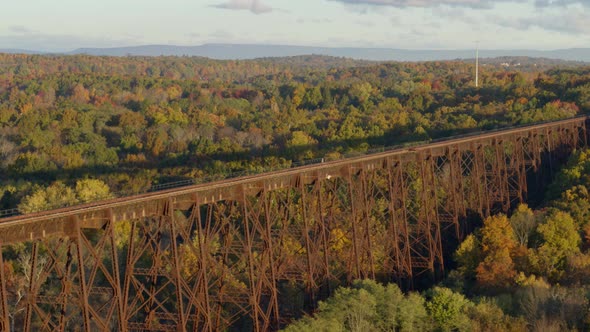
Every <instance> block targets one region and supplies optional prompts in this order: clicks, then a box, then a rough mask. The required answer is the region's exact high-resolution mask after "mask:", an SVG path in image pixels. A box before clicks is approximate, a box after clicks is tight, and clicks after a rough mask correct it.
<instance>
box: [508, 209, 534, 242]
mask: <svg viewBox="0 0 590 332" xmlns="http://www.w3.org/2000/svg"><path fill="white" fill-rule="evenodd" d="M510 225H511V226H512V230H513V231H514V235H515V236H516V239H517V240H518V243H519V245H521V246H523V247H526V246H527V245H528V242H529V237H530V235H531V234H532V233H533V232H534V230H535V227H536V226H537V220H536V218H535V214H534V213H533V210H531V209H530V208H529V207H528V205H526V204H520V205H518V207H517V208H516V211H515V212H514V214H512V216H511V217H510Z"/></svg>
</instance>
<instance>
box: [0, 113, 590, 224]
mask: <svg viewBox="0 0 590 332" xmlns="http://www.w3.org/2000/svg"><path fill="white" fill-rule="evenodd" d="M577 119H586V120H590V115H586V114H584V115H578V116H576V117H571V118H567V119H561V120H553V121H544V122H537V123H528V124H521V125H516V126H510V127H503V128H494V129H490V130H478V131H473V132H470V133H466V134H461V135H453V136H447V137H441V138H436V139H428V140H422V141H414V142H407V143H403V144H396V145H392V146H387V147H379V148H372V149H368V150H366V151H358V152H350V153H346V154H344V155H342V156H340V158H338V159H336V160H334V159H330V160H329V161H343V160H346V159H351V158H358V157H362V156H370V155H374V154H379V153H384V152H391V151H396V150H400V151H401V150H404V149H408V148H415V147H421V146H428V145H431V144H436V143H441V142H448V141H453V140H460V139H465V138H473V137H479V136H484V135H488V134H494V133H498V132H506V131H510V130H515V129H524V128H532V127H538V126H543V125H549V124H557V123H560V122H569V121H573V120H577ZM326 161H327V160H326V158H325V157H324V158H314V159H308V160H303V161H297V162H291V163H289V164H287V165H282V166H278V167H270V168H266V169H264V170H262V171H255V170H244V171H240V172H230V173H227V174H225V175H210V176H206V177H202V178H193V179H187V180H182V181H174V182H167V183H161V184H156V185H152V186H151V187H150V188H149V189H147V190H145V191H142V192H130V191H122V192H116V193H112V194H111V196H110V197H108V199H109V200H111V199H122V198H126V197H133V196H136V195H141V194H147V193H154V192H159V191H164V190H171V189H181V188H185V187H189V186H194V185H199V184H206V183H212V182H215V181H223V180H229V179H235V178H241V177H246V176H253V175H262V174H266V173H270V172H275V171H281V170H287V169H294V168H299V167H304V166H310V165H316V164H321V163H324V162H326ZM104 200H105V199H98V200H94V201H87V202H84V203H80V204H58V205H53V206H49V207H47V208H46V209H44V210H42V211H38V212H45V211H51V210H55V209H60V208H65V207H73V206H76V205H81V204H90V203H97V202H101V201H104ZM19 215H23V213H21V211H20V210H19V209H18V208H11V209H6V210H0V219H3V218H9V217H16V216H19Z"/></svg>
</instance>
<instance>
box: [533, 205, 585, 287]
mask: <svg viewBox="0 0 590 332" xmlns="http://www.w3.org/2000/svg"><path fill="white" fill-rule="evenodd" d="M537 233H539V235H540V237H541V245H540V246H539V248H538V249H537V250H536V252H535V253H534V254H533V255H532V257H531V258H532V260H533V266H536V268H537V271H538V272H539V273H540V274H542V275H545V276H547V277H549V278H550V279H551V280H559V279H560V278H561V277H562V275H563V273H564V271H565V268H566V266H567V258H568V257H569V256H572V255H575V254H577V253H579V252H580V248H579V245H580V241H581V239H580V234H579V232H578V229H577V228H576V225H575V223H574V220H573V218H572V217H571V216H570V215H569V214H568V213H566V212H562V211H552V212H551V213H550V214H549V216H548V217H547V218H546V219H545V221H544V222H543V223H542V224H540V225H539V226H538V227H537Z"/></svg>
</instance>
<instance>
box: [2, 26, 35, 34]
mask: <svg viewBox="0 0 590 332" xmlns="http://www.w3.org/2000/svg"><path fill="white" fill-rule="evenodd" d="M8 31H10V32H12V33H17V34H30V33H35V31H33V30H31V29H29V28H27V27H25V26H22V25H13V26H10V27H8Z"/></svg>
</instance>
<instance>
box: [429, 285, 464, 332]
mask: <svg viewBox="0 0 590 332" xmlns="http://www.w3.org/2000/svg"><path fill="white" fill-rule="evenodd" d="M427 297H429V298H430V300H429V301H428V302H427V303H426V309H427V310H428V314H429V315H430V316H431V317H432V319H433V321H434V324H435V326H436V329H437V330H439V331H469V330H470V322H469V317H468V316H467V310H468V309H469V307H471V306H472V305H473V304H472V303H471V302H470V301H469V300H468V299H466V298H465V296H463V295H461V294H459V293H455V292H453V291H452V290H450V289H448V288H443V287H434V288H433V289H431V290H430V291H429V292H428V295H427Z"/></svg>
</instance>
